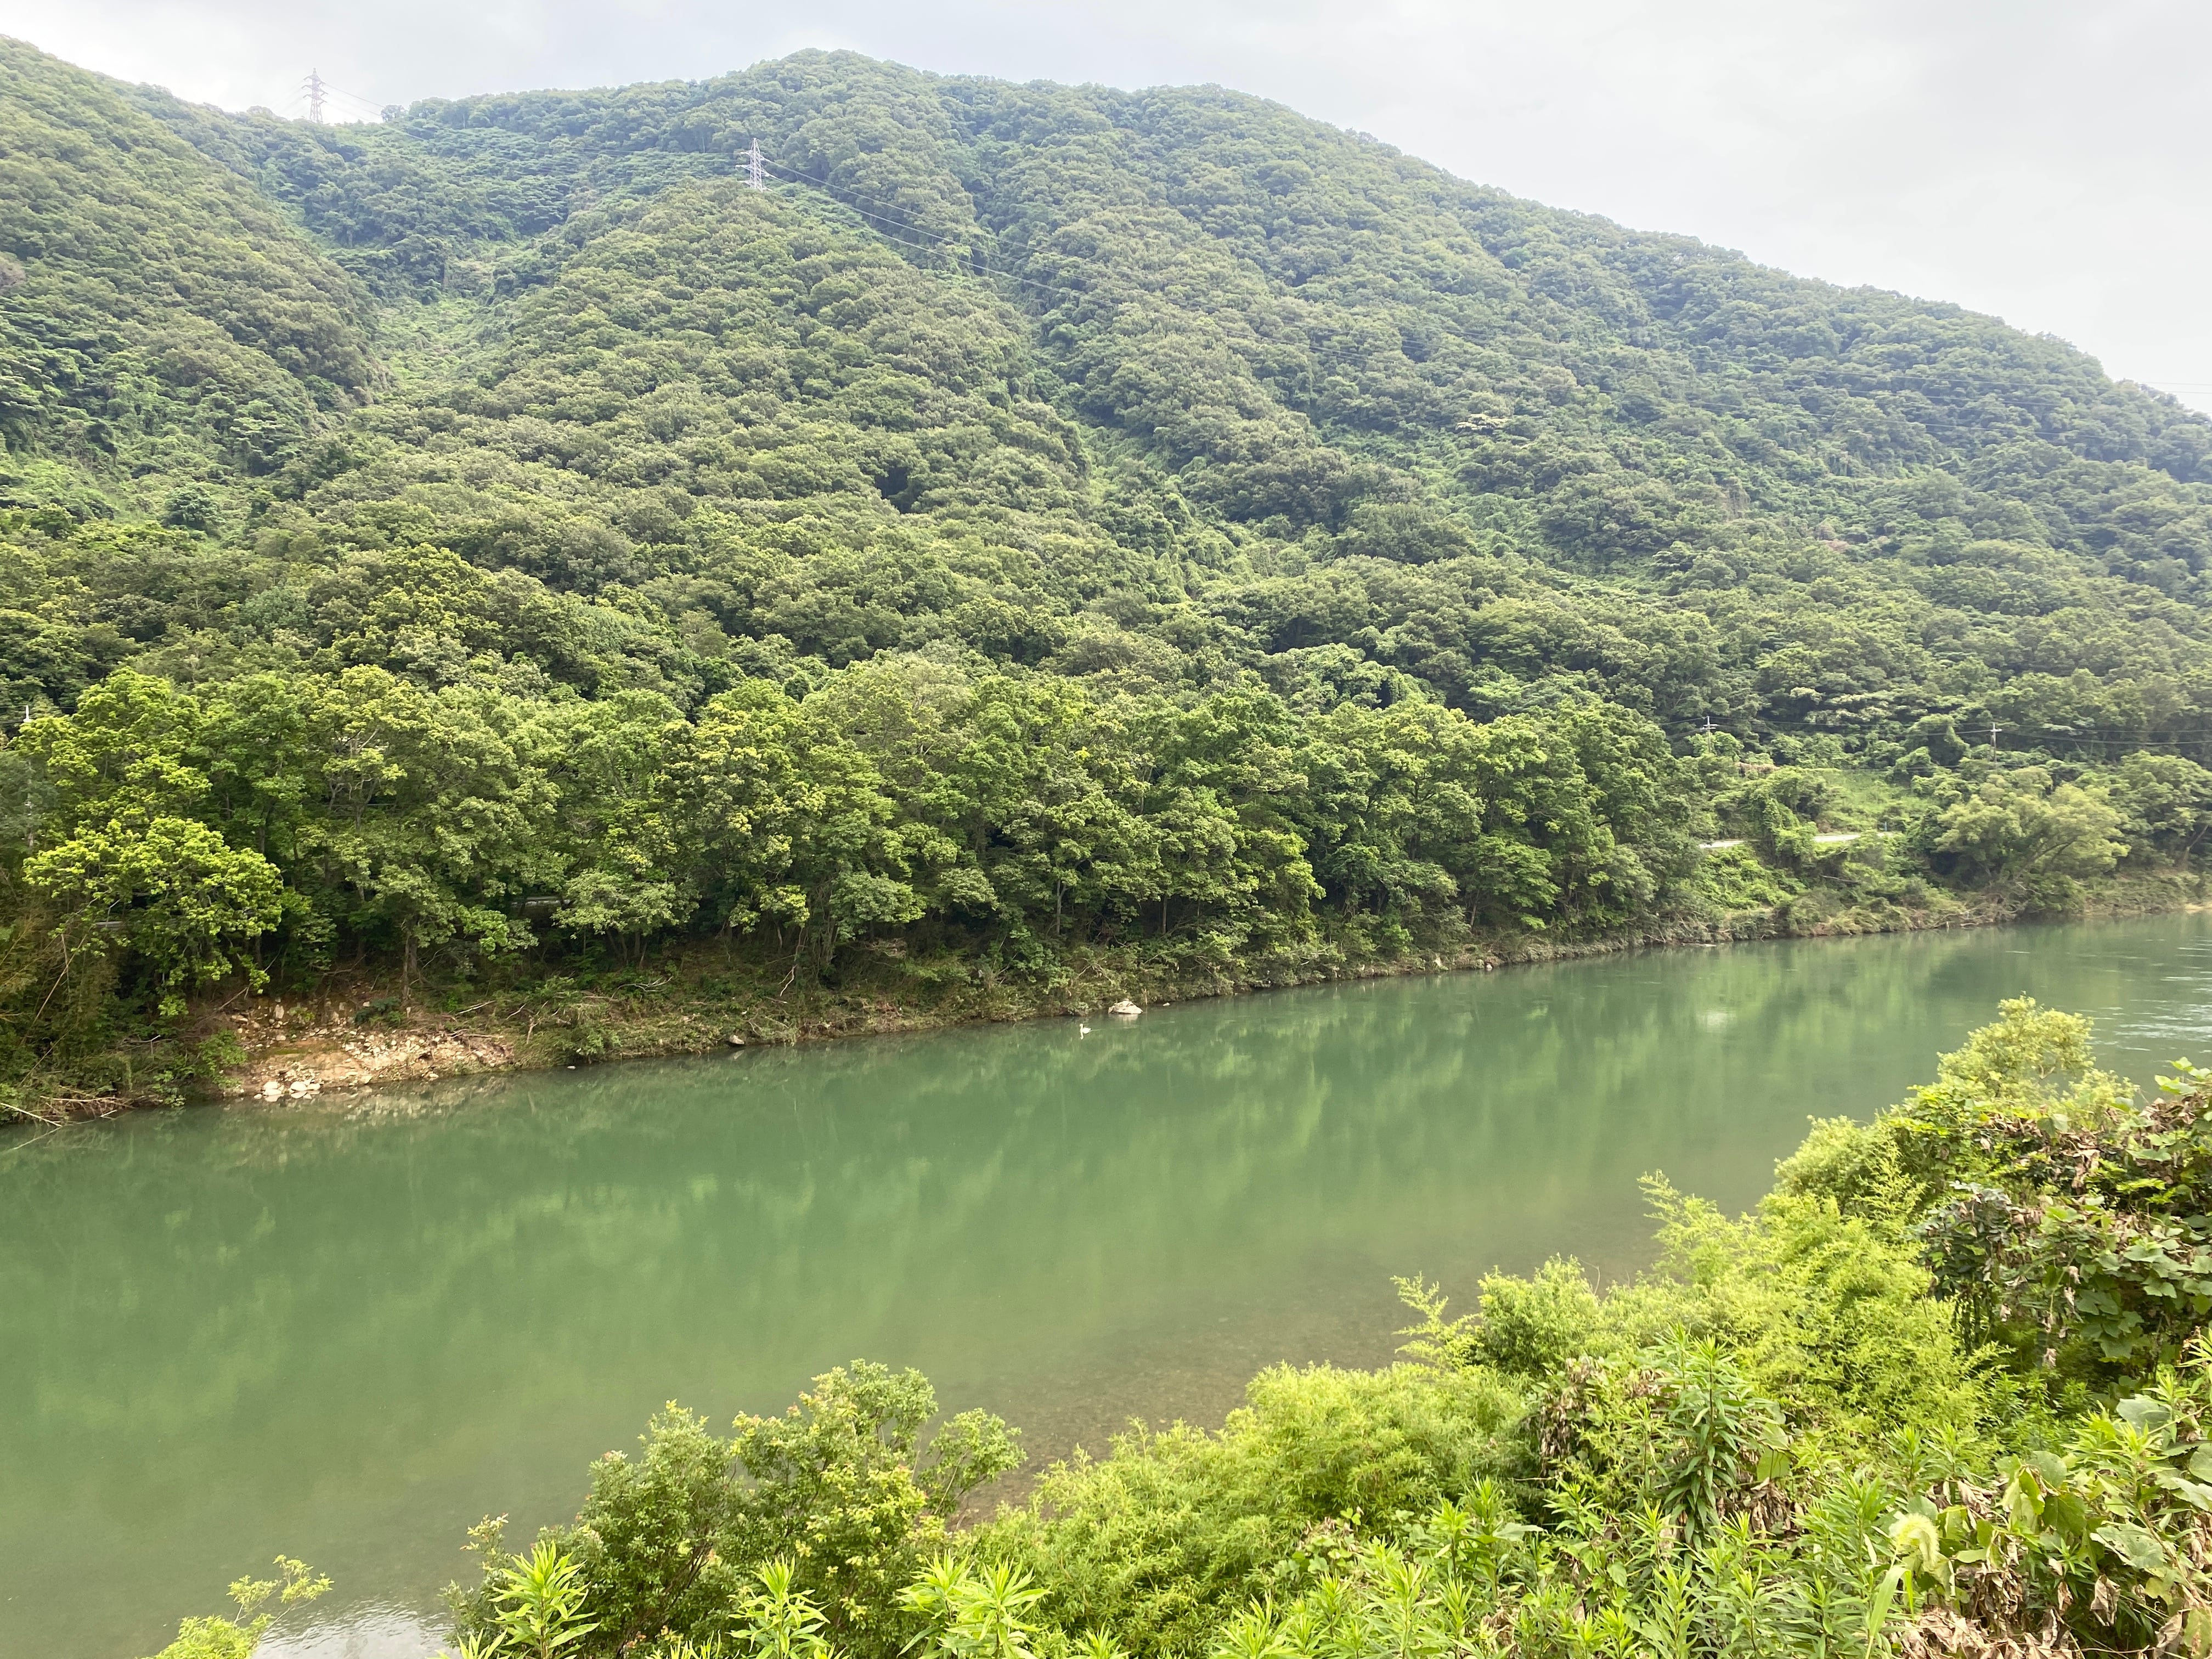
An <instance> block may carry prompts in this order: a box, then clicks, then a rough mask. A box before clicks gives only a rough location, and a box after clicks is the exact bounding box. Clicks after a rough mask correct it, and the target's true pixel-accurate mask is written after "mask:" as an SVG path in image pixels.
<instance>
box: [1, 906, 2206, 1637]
mask: <svg viewBox="0 0 2212 1659" xmlns="http://www.w3.org/2000/svg"><path fill="white" fill-rule="evenodd" d="M2021 993H2027V994H2033V995H2034V996H2036V997H2038V998H2039V999H2040V1000H2043V1001H2044V1002H2045V1003H2046V1004H2049V1005H2051V1006H2059V1007H2066V1008H2072V1009H2076V1010H2079V1011H2081V1012H2087V1013H2093V1014H2095V1015H2097V1016H2098V1017H2099V1019H2100V1028H2099V1034H2100V1054H2102V1055H2103V1056H2104V1057H2105V1059H2106V1061H2107V1063H2108V1064H2111V1065H2112V1066H2114V1067H2115V1068H2116V1069H2119V1070H2121V1071H2124V1072H2125V1073H2129V1074H2130V1075H2132V1076H2134V1077H2136V1079H2138V1080H2140V1081H2142V1082H2145V1083H2148V1080H2149V1079H2150V1078H2151V1076H2152V1075H2153V1074H2154V1072H2155V1070H2156V1069H2157V1068H2159V1067H2160V1066H2163V1065H2165V1064H2166V1062H2169V1061H2171V1060H2173V1059H2174V1058H2175V1057H2177V1056H2178V1055H2180V1054H2203V1051H2204V1050H2205V1049H2207V1048H2212V1044H2208V1043H2207V1042H2206V1038H2207V1036H2208V1035H2212V916H2199V915H2190V916H2175V917H2165V918H2158V919H2154V920H2149V921H2127V922H2107V923H2093V924H2081V925H2077V926H2069V927H2040V928H2015V929H2004V930H1987V931H1978V932H1971V933H1939V934H1922V935H1916V936H1895V937H1885V938H1877V939H1850V940H1832V941H1818V942H1803V943H1789V942H1784V943H1775V944H1766V945H1739V946H1734V947H1729V948H1725V949H1708V950H1685V951H1653V952H1644V953H1639V954H1635V955H1629V956H1620V957H1605V958H1599V959H1595V960H1591V961H1587V962H1579V963H1562V964H1559V965H1554V966H1549V967H1541V968H1528V969H1510V970H1506V971H1502V972H1498V973H1492V974H1453V975H1437V976H1435V977H1428V978H1415V979H1394V980H1382V981H1365V982H1360V983H1354V984H1343V985H1334V986H1329V987H1318V988H1313V989H1308V990H1302V991H1290V992H1280V993H1275V994H1266V995H1257V996H1250V997H1244V998H1238V999H1233V1000H1221V1001H1211V1002H1200V1003H1192V1004H1188V1005H1185V1006H1177V1007H1168V1008H1160V1009H1155V1010H1152V1011H1151V1012H1147V1013H1146V1014H1145V1016H1144V1017H1143V1018H1141V1019H1139V1020H1135V1021H1132V1022H1127V1023H1122V1022H1118V1021H1114V1020H1109V1019H1105V1018H1095V1019H1094V1020H1093V1021H1092V1029H1091V1032H1090V1034H1089V1035H1088V1036H1083V1035H1081V1034H1080V1032H1079V1027H1078V1024H1077V1023H1076V1022H1074V1021H1073V1020H1055V1021H1048V1022H1041V1023H1037V1024H1029V1025H1020V1026H1008V1027H999V1028H993V1029H985V1030H962V1031H952V1032H945V1033H941V1034H938V1035H933V1036H919V1037H905V1038H886V1039H866V1040H861V1041H855V1042H846V1043H841V1044H836V1045H832V1046H825V1047H819V1048H803V1049H798V1050H788V1049H776V1050H747V1051H744V1052H742V1053H737V1054H726V1055H716V1056H714V1057H711V1058H708V1059H702V1060H690V1061H680V1062H672V1063H652V1064H633V1065H626V1066H607V1067H604V1068H599V1069H590V1070H581V1071H576V1072H559V1073H550V1074H549V1073H541V1074H534V1075H527V1076H520V1077H513V1078H501V1079H483V1080H477V1081H462V1082H453V1083H445V1084H437V1085H425V1086H422V1087H419V1088H410V1089H399V1090H391V1091H382V1092H379V1093H374V1094H363V1095H357V1096H353V1097H340V1098H333V1099H326V1100H322V1101H318V1102H314V1103H307V1104H305V1105H287V1106H283V1107H270V1108H264V1107H261V1106H258V1105H227V1106H222V1107H205V1108H195V1109H186V1110H181V1111H175V1112H164V1113H148V1114H140V1115H134V1116H131V1117H127V1118H124V1119H121V1120H117V1121H108V1122H104V1123H98V1124H91V1125H86V1126H82V1127H76V1128H72V1129H69V1130H65V1131H63V1132H60V1133H53V1134H49V1135H34V1134H32V1133H23V1132H18V1133H15V1134H14V1135H13V1136H12V1137H10V1138H9V1139H6V1140H5V1141H0V1400H4V1401H6V1404H5V1406H4V1407H0V1650H4V1651H6V1652H8V1653H25V1654H30V1653H36V1654H39V1655H41V1656H44V1659H117V1656H134V1655H139V1654H146V1653H151V1652H153V1651H154V1650H155V1649H156V1648H158V1647H159V1646H160V1645H161V1643H162V1641H163V1640H164V1639H166V1638H167V1636H168V1635H170V1634H173V1632H174V1621H175V1620H176V1619H177V1617H178V1616H179V1615H180V1614H182V1613H192V1612H211V1611H215V1610H216V1608H217V1607H218V1606H219V1605H220V1602H221V1597H222V1586H223V1585H224V1584H225V1583H228V1581H229V1580H230V1579H231V1578H233V1577H236V1576H237V1575H239V1574H240V1573H243V1572H246V1571H249V1570H254V1569H257V1568H260V1567H263V1566H265V1565H266V1564H267V1563H268V1561H269V1560H270V1558H271V1557H272V1556H274V1555H275V1554H276V1553H277V1552H278V1551H280V1550H282V1551H283V1552H286V1553H291V1554H296V1555H301V1556H304V1557H306V1558H307V1559H309V1560H311V1561H313V1563H314V1564H315V1565H317V1566H318V1567H320V1568H323V1569H325V1571H329V1572H330V1573H331V1575H332V1576H333V1577H335V1578H336V1579H337V1583H338V1589H337V1592H336V1593H335V1594H333V1595H331V1597H329V1598H328V1599H327V1600H326V1601H324V1602H321V1603H319V1604H317V1606H316V1607H315V1608H314V1609H313V1616H312V1617H311V1618H307V1619H302V1620H295V1621H293V1626H292V1627H291V1628H289V1630H287V1631H285V1632H281V1633H280V1636H279V1638H272V1641H271V1643H270V1645H269V1646H268V1647H267V1648H265V1649H264V1653H265V1654H268V1655H270V1656H272V1659H273V1656H276V1655H294V1656H298V1655H309V1654H312V1655H315V1656H318V1659H340V1656H344V1659H387V1656H389V1659H402V1656H404V1659H415V1656H419V1655H421V1654H423V1653H425V1652H427V1651H428V1650H430V1648H431V1647H432V1646H433V1645H435V1629H436V1621H435V1605H436V1602H435V1592H436V1590H437V1589H438V1587H439V1586H440V1585H441V1583H444V1582H445V1581H446V1580H447V1579H448V1578H450V1577H454V1576H456V1575H457V1574H459V1572H460V1571H461V1570H462V1569H463V1568H464V1566H465V1565H466V1564H465V1560H464V1558H463V1557H462V1556H461V1555H460V1553H459V1544H460V1541H461V1535H462V1532H463V1529H464V1528H465V1527H466V1526H467V1525H468V1524H470V1523H471V1522H473V1521H475V1520H476V1519H477V1518H478V1517H479V1516H483V1515H484V1514H487V1513H493V1512H507V1513H509V1514H511V1515H512V1516H513V1517H514V1527H515V1531H514V1532H513V1534H511V1535H513V1536H517V1537H526V1536H527V1535H528V1534H529V1532H530V1531H531V1530H532V1529H533V1528H534V1527H535V1526H536V1525H537V1524H538V1523H539V1522H544V1521H546V1520H550V1519H553V1518H556V1517H557V1516H561V1515H562V1514H565V1513H568V1512H569V1511H570V1510H573V1508H574V1504H575V1501H576V1499H577V1498H578V1496H579V1495H580V1492H581V1490H582V1486H583V1480H584V1469H585V1466H586V1462H588V1461H589V1460H590V1459H591V1458H592V1456H594V1455H597V1454H599V1452H602V1451H604V1450H605V1449H608V1448H611V1447H619V1446H628V1445H629V1444H631V1443H633V1442H634V1440H635V1436H636V1434H637V1432H638V1431H639V1430H640V1428H641V1426H642V1425H643V1422H644V1419H645V1418H646V1417H647V1414H648V1413H650V1412H651V1411H652V1410H653V1409H654V1408H655V1407H657V1406H658V1405H659V1404H660V1403H661V1402H662V1401H667V1400H670V1399H676V1400H680V1401H684V1403H685V1404H687V1405H690V1406H691V1407H696V1408H697V1409H700V1410H702V1411H705V1412H707V1413H710V1414H711V1415H712V1416H713V1417H714V1419H717V1420H718V1421H726V1419H728V1418H729V1417H731V1416H732V1415H733V1414H734V1413H736V1412H738V1411H739V1410H741V1409H743V1410H756V1411H768V1410H773V1409H779V1408H781V1407H782V1406H783V1405H785V1404H786V1403H787V1402H788V1401H789V1400H790V1399H791V1397H792V1396H793V1395H794V1394H795V1393H796V1391H797V1390H798V1389H799V1388H801V1387H802V1386H803V1385H804V1384H805V1381H806V1379H807V1378H808V1377H809V1376H811V1375H813V1374H814V1373H816V1372H818V1371H820V1370H824V1369H826V1368H827V1367H829V1366H830V1365H832V1364H837V1363H838V1362H840V1361H842V1360H846V1359H849V1358H854V1357H856V1356H866V1357H868V1358H877V1359H882V1360H885V1361H888V1362H890V1363H892V1364H902V1365H915V1366H919V1367H921V1369H922V1370H924V1371H926V1372H927V1373H928V1375H929V1376H931V1377H932V1378H933V1381H934V1382H935V1383H936V1384H937V1387H938V1389H939V1397H940V1399H941V1400H942V1401H943V1402H944V1403H945V1406H946V1407H947V1408H949V1409H957V1408H961V1407H969V1406H982V1407H989V1408H990V1409H992V1410H994V1411H997V1412H1000V1413H1003V1414H1004V1415H1006V1417H1008V1418H1009V1419H1012V1420H1013V1421H1014V1422H1016V1423H1017V1424H1018V1425H1021V1426H1022V1427H1023V1429H1024V1431H1025V1436H1026V1439H1027V1443H1028V1444H1029V1445H1030V1449H1031V1451H1032V1454H1033V1455H1035V1456H1036V1457H1049V1456H1053V1455H1060V1454H1062V1453H1064V1452H1066V1450H1067V1449H1069V1448H1070V1447H1072V1446H1073V1445H1075V1444H1077V1443H1081V1444H1085V1445H1087V1446H1091V1447H1094V1448H1096V1447H1101V1446H1103V1444H1104V1443H1105V1441H1106V1438H1107V1437H1108V1436H1109V1435H1110V1434H1111V1433H1112V1432H1113V1431H1114V1430H1115V1428H1116V1427H1117V1426H1118V1425H1121V1424H1122V1423H1124V1422H1126V1421H1127V1419H1129V1418H1130V1417H1132V1416H1142V1417H1145V1418H1147V1419H1165V1418H1173V1417H1177V1416H1181V1417H1184V1418H1187V1419H1190V1420H1192V1421H1204V1422H1218V1419H1219V1418H1220V1416H1221V1414H1222V1413H1223V1412H1224V1411H1225V1410H1226V1409H1228V1408H1229V1407H1231V1406H1232V1405H1233V1404H1234V1403H1235V1402H1236V1401H1237V1397H1238V1395H1239V1393H1240V1391H1241V1389H1242V1387H1243V1383H1244V1380H1245V1379H1246V1378H1247V1377H1248V1376H1250V1375H1251V1373H1252V1372H1254V1371H1255V1370H1258V1369H1259V1368H1260V1367H1261V1366H1262V1365H1265V1364H1270V1363H1273V1362H1274V1361H1277V1360H1291V1361H1299V1362H1307V1361H1317V1360H1330V1361H1335V1362H1340V1363H1344V1364H1372V1363H1375V1362H1376V1361H1379V1360H1383V1359H1384V1358H1387V1357H1388V1356H1389V1353H1390V1352H1391V1351H1392V1348H1393V1346H1394V1341H1395V1338H1394V1335H1393V1333H1394V1332H1395V1329H1396V1328H1397V1326H1398V1325H1399V1324H1400V1323H1401V1322H1402V1318H1401V1310H1400V1309H1399V1307H1398V1306H1397V1304H1396V1303H1395V1297H1394V1295H1393V1292H1392V1290H1391V1286H1390V1278H1391V1275H1393V1274H1394V1273H1413V1272H1416V1271H1419V1272H1425V1273H1428V1274H1429V1275H1431V1277H1433V1278H1441V1279H1443V1281H1444V1283H1445V1284H1446V1285H1447V1286H1448V1287H1452V1288H1455V1289H1456V1290H1457V1291H1459V1292H1460V1293H1461V1295H1462V1299H1463V1298H1464V1297H1465V1296H1466V1294H1467V1292H1468V1291H1470V1290H1471V1289H1472V1287H1473V1285H1474V1281H1475V1279H1477V1278H1478V1277H1479V1276H1480V1274H1481V1273H1483V1272H1485V1271H1486V1270H1487V1269H1489V1268H1491V1267H1493V1266H1502V1267H1506V1268H1509V1269H1515V1270H1518V1269H1525V1268H1528V1267H1533V1266H1534V1265H1535V1264H1536V1263H1537V1262H1539V1261H1541V1260H1542V1259H1543V1258H1544V1257H1545V1256H1546V1255H1550V1254H1553V1253H1571V1254H1574V1255H1578V1256H1580V1257H1581V1258H1582V1259H1583V1261H1585V1262H1587V1263H1589V1265H1590V1266H1591V1267H1594V1268H1595V1269H1596V1270H1597V1271H1598V1272H1599V1273H1601V1274H1603V1275H1605V1276H1607V1277H1618V1276H1620V1275H1622V1274H1626V1273H1633V1272H1635V1271H1636V1270H1637V1269H1638V1267H1641V1266H1642V1265H1643V1264H1644V1262H1645V1261H1646V1260H1647V1257H1648V1249H1649V1245H1648V1231H1647V1225H1646V1221H1645V1218H1644V1213H1643V1209H1642V1204H1641V1200H1640V1198H1639V1195H1638V1188H1637V1178H1638V1176H1640V1175H1642V1174H1643V1173H1644V1172H1645V1171H1648V1170H1664V1171H1665V1172H1666V1173H1667V1175H1668V1176H1669V1177H1670V1178H1671V1179H1673V1180H1674V1182H1676V1184H1677V1185H1679V1186H1681V1187H1683V1188H1687V1189H1690V1190H1692V1191H1696V1192H1699V1193H1702V1194H1706V1195H1708V1196H1710V1197H1711V1198H1714V1199H1716V1200H1719V1201H1720V1202H1722V1203H1723V1204H1724V1205H1727V1206H1731V1207H1740V1206H1744V1205H1747V1204H1748V1203H1749V1202H1751V1201H1752V1200H1754V1199H1755V1198H1757V1196H1758V1195H1759V1193H1760V1192H1762V1191H1763V1190H1764V1189H1765V1187H1766V1185H1767V1184H1768V1182H1769V1180H1770V1178H1771V1172H1772V1167H1773V1164H1774V1160H1775V1159H1776V1158H1778V1157H1779V1156H1781V1155H1783V1154H1784V1153H1786V1152H1788V1151H1789V1150H1790V1147H1791V1146H1794V1145H1795V1144H1796V1141H1797V1139H1799V1137H1800V1136H1801V1135H1802V1133H1803V1129H1804V1126H1805V1121H1806V1119H1807V1118H1808V1116H1810V1115H1832V1114H1839V1113H1847V1114H1850V1115H1857V1116H1862V1117H1863V1116H1866V1115H1870V1114H1871V1113H1873V1112H1874V1111H1875V1110H1877V1109H1880V1108H1881V1107H1882V1106H1883V1105H1885V1104H1887V1103H1890V1102H1892V1101H1893V1100H1895V1099H1897V1098H1898V1097H1899V1096H1900V1095H1901V1094H1902V1093H1903V1091H1905V1088H1906V1087H1907V1086H1908V1085H1911V1083H1913V1082H1915V1081H1917V1080H1920V1079H1925V1078H1926V1077H1928V1076H1929V1074H1930V1073H1931V1072H1932V1070H1933V1062H1934V1057H1935V1055H1936V1053H1937V1051H1938V1050H1940V1049H1942V1048H1950V1047H1954V1046H1955V1045H1956V1044H1957V1042H1958V1041H1959V1039H1960V1037H1961V1036H1963V1035H1964V1034H1965V1033H1966V1031H1967V1030H1969V1029H1971V1028H1972V1026H1974V1025H1976V1024H1981V1023H1983V1022H1984V1021H1985V1020H1987V1019H1988V1018H1991V1017H1992V1015H1993V1013H1994V1011H1995V1007H1996V1002H1997V1000H1999V999H2000V998H2001V997H2004V996H2008V995H2015V994H2021Z"/></svg>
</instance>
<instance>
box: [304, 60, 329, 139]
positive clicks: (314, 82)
mask: <svg viewBox="0 0 2212 1659" xmlns="http://www.w3.org/2000/svg"><path fill="white" fill-rule="evenodd" d="M329 90H330V88H328V87H327V86H325V85H324V84H323V72H322V71H321V70H308V71H307V118H308V119H309V120H310V121H313V123H314V124H315V125H317V126H320V125H322V124H323V94H325V93H326V92H328V91H329Z"/></svg>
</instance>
